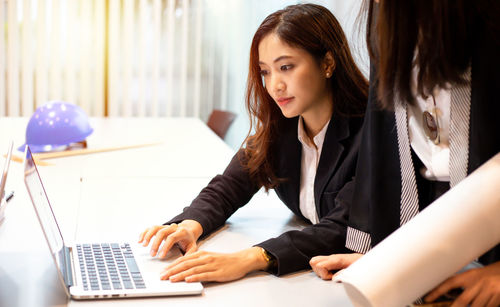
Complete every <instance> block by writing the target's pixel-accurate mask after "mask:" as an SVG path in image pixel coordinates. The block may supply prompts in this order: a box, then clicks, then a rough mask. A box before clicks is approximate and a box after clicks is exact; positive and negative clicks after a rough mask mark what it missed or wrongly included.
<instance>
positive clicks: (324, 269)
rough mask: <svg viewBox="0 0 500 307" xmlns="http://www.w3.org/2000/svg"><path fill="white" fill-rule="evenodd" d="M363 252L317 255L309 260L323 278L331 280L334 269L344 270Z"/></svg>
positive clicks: (317, 273)
mask: <svg viewBox="0 0 500 307" xmlns="http://www.w3.org/2000/svg"><path fill="white" fill-rule="evenodd" d="M361 256H362V254H334V255H330V256H316V257H313V258H312V259H311V261H309V264H310V265H311V267H312V269H313V270H314V272H315V273H316V275H318V276H319V277H321V278H322V279H325V280H327V279H328V280H331V279H332V277H333V273H332V271H337V270H342V269H345V268H347V267H348V266H350V265H351V264H353V263H354V261H356V260H358V259H359V258H360V257H361Z"/></svg>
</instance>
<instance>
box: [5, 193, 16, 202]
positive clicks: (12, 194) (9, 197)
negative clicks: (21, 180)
mask: <svg viewBox="0 0 500 307" xmlns="http://www.w3.org/2000/svg"><path fill="white" fill-rule="evenodd" d="M12 197H14V191H12V192H10V194H9V195H7V197H6V198H5V201H6V202H8V201H9V200H11V199H12Z"/></svg>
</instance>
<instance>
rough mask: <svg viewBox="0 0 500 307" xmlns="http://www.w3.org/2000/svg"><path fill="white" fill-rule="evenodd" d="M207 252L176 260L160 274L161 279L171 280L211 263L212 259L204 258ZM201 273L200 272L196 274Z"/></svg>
mask: <svg viewBox="0 0 500 307" xmlns="http://www.w3.org/2000/svg"><path fill="white" fill-rule="evenodd" d="M204 255H205V252H198V253H195V254H191V255H188V256H183V257H180V258H178V259H176V260H175V261H174V262H172V263H171V264H169V265H168V266H167V267H165V269H164V270H163V272H162V273H161V274H160V277H161V279H169V278H171V277H173V276H175V275H177V274H179V273H181V272H185V271H187V270H190V269H192V268H193V267H200V266H203V265H206V264H207V263H210V262H211V258H210V257H204ZM196 273H200V272H196Z"/></svg>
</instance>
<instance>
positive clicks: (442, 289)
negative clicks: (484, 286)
mask: <svg viewBox="0 0 500 307" xmlns="http://www.w3.org/2000/svg"><path fill="white" fill-rule="evenodd" d="M457 276H459V275H457ZM457 276H453V277H450V278H448V279H447V280H445V281H444V282H443V283H442V284H440V285H439V286H438V287H436V288H435V289H434V290H432V291H431V293H429V294H428V295H427V296H426V297H425V298H424V299H425V301H426V302H433V301H434V300H436V299H437V298H438V297H440V296H441V295H443V294H445V293H448V291H450V290H451V289H455V288H459V287H461V286H462V282H461V280H460V278H457Z"/></svg>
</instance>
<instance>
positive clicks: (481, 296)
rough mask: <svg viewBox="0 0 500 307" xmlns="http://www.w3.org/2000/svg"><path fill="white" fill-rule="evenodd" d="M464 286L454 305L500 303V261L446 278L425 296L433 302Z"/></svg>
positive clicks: (455, 306) (426, 299) (428, 300)
mask: <svg viewBox="0 0 500 307" xmlns="http://www.w3.org/2000/svg"><path fill="white" fill-rule="evenodd" d="M456 288H462V289H463V290H464V291H463V292H462V294H460V295H459V296H458V297H457V298H456V299H455V301H454V302H453V304H452V305H451V306H452V307H459V306H469V305H470V306H472V307H476V306H493V307H497V306H499V305H500V261H499V262H495V263H493V264H490V265H488V266H485V267H483V268H479V269H472V270H468V271H466V272H463V273H460V274H457V275H455V276H452V277H450V278H448V279H447V280H445V281H444V282H443V283H442V284H441V285H439V286H438V287H436V288H435V289H434V290H433V291H432V292H431V293H429V295H427V296H426V297H425V301H426V302H432V301H434V300H435V299H437V298H438V297H440V296H441V295H443V294H445V293H447V292H448V291H450V290H451V289H456Z"/></svg>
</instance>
